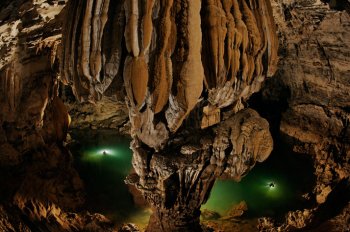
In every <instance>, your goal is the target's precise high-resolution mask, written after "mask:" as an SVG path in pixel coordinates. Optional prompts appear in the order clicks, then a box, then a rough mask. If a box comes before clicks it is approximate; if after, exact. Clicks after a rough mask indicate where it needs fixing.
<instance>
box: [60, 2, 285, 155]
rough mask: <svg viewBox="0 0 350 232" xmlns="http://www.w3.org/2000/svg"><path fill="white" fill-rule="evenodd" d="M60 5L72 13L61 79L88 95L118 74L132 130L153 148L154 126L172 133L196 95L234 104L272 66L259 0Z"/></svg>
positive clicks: (272, 42)
mask: <svg viewBox="0 0 350 232" xmlns="http://www.w3.org/2000/svg"><path fill="white" fill-rule="evenodd" d="M68 8H69V9H73V11H74V12H76V14H75V15H73V14H70V13H68V14H69V15H71V16H72V17H74V18H75V20H74V22H73V23H71V24H67V25H66V26H65V32H67V33H66V34H65V35H64V39H63V48H64V52H63V57H64V62H63V65H62V66H61V67H62V68H63V70H61V71H62V73H64V76H63V77H62V81H63V82H64V83H65V84H67V83H72V84H73V91H74V94H75V95H76V96H77V97H78V98H79V99H80V100H82V101H86V100H88V101H92V102H93V101H95V100H98V99H99V98H100V97H101V96H102V94H103V93H104V91H105V90H106V89H107V88H108V86H109V85H110V83H112V82H113V80H114V79H115V78H117V77H121V76H122V77H123V80H124V87H125V92H126V94H127V97H128V102H129V107H130V110H132V111H133V112H134V113H133V114H131V115H130V118H131V121H132V125H133V127H134V128H133V129H134V130H133V131H134V132H135V133H133V136H135V137H137V138H139V139H141V138H142V139H141V141H143V142H145V141H146V140H147V142H145V143H146V144H148V145H150V146H151V147H153V146H155V147H157V149H160V148H161V147H162V146H163V145H161V144H164V142H161V143H160V142H159V143H156V142H151V140H152V139H154V140H156V139H158V135H157V133H156V132H155V131H156V130H157V129H156V128H157V127H159V128H161V129H160V130H162V132H161V134H167V133H176V131H177V130H178V129H179V128H180V127H181V125H182V124H183V121H184V120H185V119H186V118H187V117H188V115H189V114H190V113H191V111H192V109H193V108H194V107H195V106H196V105H197V103H198V102H199V101H201V100H204V101H203V102H206V104H203V105H202V107H209V108H213V109H216V111H218V113H219V114H220V110H221V109H223V108H226V107H232V109H235V112H236V111H238V110H240V109H242V108H243V107H244V101H245V100H246V99H248V98H249V96H250V95H251V94H252V93H254V92H256V91H258V90H259V89H260V87H261V82H262V81H263V80H264V79H265V76H268V75H271V74H272V73H273V72H274V70H275V67H276V66H275V65H276V60H277V41H278V40H277V38H276V34H275V33H276V31H275V27H274V25H273V17H272V14H271V12H270V11H271V9H270V8H271V7H270V3H269V2H268V1H267V0H250V1H243V0H232V1H230V0H205V1H199V0H196V1H189V0H166V1H159V0H142V1H140V0H131V1H120V2H110V1H108V0H90V1H83V0H79V1H76V2H75V1H74V2H71V3H70V5H69V7H68ZM68 12H70V11H68ZM155 22H156V23H155ZM179 25H181V26H179ZM111 32H112V33H111ZM109 43H110V44H109ZM69 54H73V55H69ZM72 57H74V58H72ZM202 62H203V63H202ZM121 65H123V66H124V67H122V68H120V66H121ZM203 85H204V86H205V89H204V91H203ZM119 88H122V87H119ZM202 94H203V95H202ZM201 97H202V98H201ZM146 112H147V113H146ZM164 116H165V117H164ZM146 117H149V118H152V120H150V119H148V120H145V118H146ZM141 119H142V120H141ZM218 120H220V119H216V121H218ZM216 123H217V122H216ZM168 130H169V131H168ZM152 136H154V137H152ZM167 136H168V135H167Z"/></svg>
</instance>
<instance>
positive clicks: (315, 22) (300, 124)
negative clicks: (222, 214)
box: [259, 0, 350, 231]
mask: <svg viewBox="0 0 350 232" xmlns="http://www.w3.org/2000/svg"><path fill="white" fill-rule="evenodd" d="M332 2H333V3H334V4H335V2H337V1H332ZM339 2H341V1H339ZM344 2H346V1H344ZM283 3H284V2H283V1H277V0H276V1H274V3H273V6H274V7H273V9H274V15H275V18H276V22H277V24H278V28H279V35H280V44H281V48H282V49H281V61H280V64H279V68H278V70H279V71H278V72H277V74H276V75H275V77H274V78H273V79H271V80H269V81H268V82H267V83H266V85H265V86H264V88H263V90H262V99H263V102H265V104H266V105H265V106H264V107H265V110H264V111H265V113H262V111H260V110H259V112H260V113H262V115H266V116H267V115H269V114H270V116H268V117H269V122H270V123H272V124H273V125H275V126H274V127H276V130H278V131H280V132H281V135H282V136H283V137H284V138H285V140H286V141H287V143H289V144H291V145H292V147H293V149H294V150H295V151H297V152H299V153H305V154H308V155H310V156H312V158H313V160H314V167H315V176H316V178H317V181H316V186H315V188H314V192H313V193H312V194H311V198H312V201H313V202H315V203H314V204H315V205H317V207H315V208H313V209H305V211H304V212H306V214H307V216H306V217H304V216H298V215H302V214H303V212H291V213H290V215H289V216H287V217H286V221H285V224H284V225H283V226H282V228H283V230H292V229H293V228H294V229H295V228H305V227H310V226H316V225H318V224H319V221H322V220H325V219H326V218H331V217H334V215H336V214H337V213H336V212H334V209H335V208H337V210H338V213H339V212H341V211H342V210H344V212H346V211H348V209H346V207H348V206H346V205H347V203H346V202H348V201H349V197H345V195H348V194H346V193H349V187H348V184H344V183H343V182H344V181H345V183H349V182H348V181H349V174H350V167H349V159H350V140H349V138H350V130H349V119H350V112H349V104H350V97H349V91H350V82H349V81H350V58H349V57H350V56H349V55H348V54H349V52H350V34H349V31H350V16H349V14H348V13H347V12H346V11H341V12H337V11H334V10H330V9H329V7H328V6H327V5H324V4H323V3H321V2H319V1H289V2H288V3H286V4H283ZM340 10H341V9H340ZM268 107H271V108H274V109H272V110H271V109H270V110H271V111H270V113H269V110H266V109H267V108H268ZM278 108H279V109H280V110H276V109H278ZM271 114H274V115H271ZM277 115H280V118H279V116H277ZM339 189H342V190H339ZM344 191H345V195H342V194H344ZM335 198H336V199H338V201H334V199H335ZM330 202H332V203H330ZM344 206H345V209H343V207H344ZM332 208H333V209H332ZM315 210H316V212H315ZM327 210H328V212H327ZM314 215H317V216H316V217H315V218H312V217H313V216H314ZM311 218H312V220H311ZM320 218H322V219H320ZM343 219H344V222H343V223H340V224H339V225H337V223H330V224H329V225H328V226H329V227H331V228H332V227H334V231H342V230H341V229H339V228H341V227H342V225H343V226H344V227H346V221H348V219H346V217H344V218H343ZM337 220H338V222H339V219H335V220H333V221H337ZM317 221H318V222H317ZM337 228H338V229H337Z"/></svg>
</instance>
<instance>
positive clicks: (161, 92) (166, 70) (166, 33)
mask: <svg viewBox="0 0 350 232" xmlns="http://www.w3.org/2000/svg"><path fill="white" fill-rule="evenodd" d="M163 4H164V5H163ZM172 5H173V0H167V1H163V2H162V4H161V11H162V12H161V16H160V17H161V18H160V23H159V25H160V27H159V30H158V46H159V50H158V52H157V54H155V61H154V84H153V86H154V91H153V93H152V108H153V110H154V112H155V113H159V112H160V111H161V110H162V109H163V108H164V106H165V104H166V103H167V102H168V99H169V95H170V89H171V85H172V63H171V60H170V55H171V54H170V53H169V49H168V47H169V46H170V45H169V37H170V36H171V35H170V33H171V20H170V16H171V15H170V10H171V8H172Z"/></svg>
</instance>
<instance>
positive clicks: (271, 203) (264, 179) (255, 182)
mask: <svg viewBox="0 0 350 232" xmlns="http://www.w3.org/2000/svg"><path fill="white" fill-rule="evenodd" d="M314 184H315V176H314V174H313V165H312V162H311V159H310V157H308V156H306V155H302V154H298V153H295V152H292V151H290V150H288V149H285V148H277V149H275V150H274V151H273V152H272V154H271V156H270V157H269V158H268V159H267V160H266V161H265V162H264V163H258V164H257V165H256V166H255V167H254V168H253V169H252V170H251V171H250V173H249V174H248V175H247V176H246V177H244V178H242V180H241V181H240V182H234V181H232V180H227V179H221V180H217V181H216V183H215V185H214V187H213V190H212V192H211V196H210V198H209V200H208V202H207V203H206V204H205V205H203V206H202V209H208V210H211V211H215V212H218V213H219V214H220V215H221V216H225V214H227V212H228V211H229V210H230V209H231V208H232V207H234V206H235V205H237V204H239V203H240V202H241V201H245V202H246V204H247V206H248V211H247V213H246V216H247V217H248V218H252V217H266V216H272V217H275V218H278V217H282V216H283V215H285V213H286V212H288V211H290V210H297V209H303V208H304V207H305V206H306V205H307V204H308V201H307V199H306V198H305V197H303V194H305V193H307V192H311V191H312V188H313V186H314Z"/></svg>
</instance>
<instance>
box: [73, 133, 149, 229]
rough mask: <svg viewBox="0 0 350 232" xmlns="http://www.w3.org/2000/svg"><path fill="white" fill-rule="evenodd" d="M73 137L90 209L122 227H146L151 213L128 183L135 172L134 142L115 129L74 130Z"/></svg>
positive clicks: (76, 157)
mask: <svg viewBox="0 0 350 232" xmlns="http://www.w3.org/2000/svg"><path fill="white" fill-rule="evenodd" d="M71 136H72V139H73V140H74V141H73V143H71V144H70V150H71V152H72V153H73V156H74V160H75V166H76V169H77V170H78V172H79V174H80V176H81V178H82V179H83V181H84V183H85V188H86V192H87V196H86V198H87V202H86V206H85V207H86V208H87V210H90V211H91V212H97V213H101V214H104V215H105V216H107V217H108V218H110V219H111V220H113V221H114V222H116V223H118V224H121V223H124V222H128V223H129V222H131V223H135V224H137V225H138V226H139V227H141V228H142V227H143V228H144V227H145V226H146V225H147V223H148V220H149V216H150V212H149V210H148V209H147V208H145V207H139V206H137V205H135V200H134V198H135V197H137V196H133V194H134V195H135V194H138V193H137V192H135V191H131V189H130V186H127V185H126V184H125V183H124V179H125V177H126V176H127V175H128V174H129V173H130V171H131V170H132V165H131V158H132V152H131V150H130V149H129V145H130V139H129V138H127V137H123V136H120V135H119V134H117V133H116V132H115V131H113V130H97V131H94V130H74V131H72V132H71ZM131 192H132V193H133V194H132V193H131Z"/></svg>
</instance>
